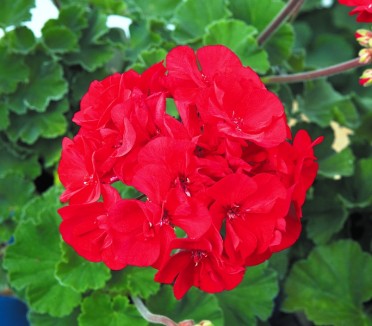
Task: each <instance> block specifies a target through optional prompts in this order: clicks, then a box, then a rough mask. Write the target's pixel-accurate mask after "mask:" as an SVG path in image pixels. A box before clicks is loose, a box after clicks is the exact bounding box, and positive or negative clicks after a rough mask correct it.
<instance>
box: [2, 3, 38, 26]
mask: <svg viewBox="0 0 372 326" xmlns="http://www.w3.org/2000/svg"><path fill="white" fill-rule="evenodd" d="M34 6H35V0H2V1H1V10H0V28H3V29H5V28H6V27H8V26H17V25H19V24H20V23H22V22H24V21H27V20H30V19H31V12H30V11H31V9H32V8H33V7H34Z"/></svg>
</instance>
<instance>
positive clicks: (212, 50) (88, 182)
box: [58, 45, 367, 299]
mask: <svg viewBox="0 0 372 326" xmlns="http://www.w3.org/2000/svg"><path fill="white" fill-rule="evenodd" d="M365 50H366V49H365ZM366 83H367V82H366ZM167 98H169V99H170V100H172V101H174V103H175V105H176V107H177V109H178V112H179V115H180V117H181V121H179V120H177V119H175V118H174V117H172V116H170V115H168V114H167V113H166V105H167V101H166V99H167ZM73 121H74V122H75V123H77V124H78V125H79V126H80V130H79V132H78V134H77V135H76V136H75V137H74V138H73V139H68V138H65V139H64V140H63V144H62V157H61V161H60V164H59V168H58V173H59V177H60V179H61V182H62V184H63V185H64V186H65V191H64V192H63V194H62V195H61V200H62V201H63V202H67V203H68V205H67V206H65V207H62V208H61V209H60V210H59V214H60V215H61V217H62V223H61V226H60V232H61V234H62V237H63V239H64V240H65V241H66V242H67V243H68V244H69V245H71V246H72V247H73V248H74V249H75V250H76V252H77V253H78V254H80V255H81V256H83V257H84V258H86V259H87V260H90V261H94V262H98V261H103V262H104V263H105V264H106V265H107V266H108V267H109V268H111V269H122V268H125V266H127V265H134V266H140V267H141V266H142V267H143V266H152V267H154V268H156V269H158V272H157V274H156V276H155V280H156V281H158V282H162V283H168V284H174V288H173V289H174V294H175V296H176V298H178V299H180V298H182V297H183V296H184V295H185V294H186V292H187V291H188V290H189V289H190V287H192V286H195V287H198V288H200V289H201V290H203V291H206V292H209V293H215V292H220V291H224V290H231V289H233V288H234V287H236V286H237V285H238V284H239V283H240V282H241V280H242V278H243V275H244V272H245V270H246V268H247V267H248V266H252V265H256V264H259V263H262V262H263V261H265V260H267V259H268V258H269V257H270V256H271V255H272V254H273V253H275V252H277V251H280V250H283V249H286V248H288V247H289V246H291V245H292V244H293V243H294V242H295V241H296V240H297V238H298V237H299V234H300V232H301V216H302V212H301V207H302V205H303V203H304V201H305V196H306V191H307V190H308V189H309V187H310V186H311V184H312V183H313V181H314V179H315V176H316V172H317V169H318V165H317V163H316V162H315V161H316V157H315V156H314V151H313V147H314V146H315V145H316V144H318V143H319V142H320V141H321V139H320V138H318V139H316V140H315V141H312V140H311V138H310V136H309V135H308V134H307V132H306V131H303V130H302V131H299V132H298V133H297V134H296V135H295V137H294V138H293V141H292V142H290V141H289V139H291V138H292V136H291V133H290V131H289V127H288V125H287V122H286V116H285V112H284V108H283V105H282V104H281V102H280V100H279V99H278V97H277V96H276V95H275V94H273V93H271V92H270V91H269V90H267V89H266V87H265V86H264V84H263V83H262V82H261V80H260V78H259V77H258V75H257V74H256V73H255V72H254V71H253V70H252V69H250V68H248V67H244V66H243V65H242V63H241V62H240V60H239V58H238V57H237V56H236V55H235V54H234V53H233V52H232V51H231V50H229V49H228V48H226V47H224V46H222V45H216V46H206V47H203V48H201V49H199V50H197V51H196V52H194V50H193V49H191V48H190V47H187V46H179V47H176V48H175V49H173V50H172V51H170V53H169V54H168V56H167V58H166V65H165V66H164V65H163V63H162V62H160V63H157V64H155V65H154V66H152V67H150V68H149V69H148V70H146V71H145V72H144V73H143V74H142V75H140V74H138V73H136V72H134V71H128V72H125V73H123V74H114V75H112V76H109V77H107V78H106V79H104V80H103V81H95V82H93V83H92V85H91V86H90V88H89V90H88V93H87V94H86V95H85V96H84V97H83V99H82V101H81V107H80V111H79V112H77V113H76V114H75V115H74V118H73ZM117 182H120V183H124V184H125V185H126V186H127V187H128V186H131V187H134V188H135V190H136V191H137V192H139V193H140V194H142V195H141V196H140V197H139V198H132V199H127V198H125V199H124V198H122V197H121V196H120V194H119V192H118V191H117V190H116V189H115V187H114V184H115V183H117ZM140 198H143V200H141V199H140Z"/></svg>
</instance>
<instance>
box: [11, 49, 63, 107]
mask: <svg viewBox="0 0 372 326" xmlns="http://www.w3.org/2000/svg"><path fill="white" fill-rule="evenodd" d="M27 65H28V67H29V68H30V70H31V73H30V78H29V82H28V83H27V84H22V85H20V86H19V87H18V89H17V91H16V92H15V93H14V94H12V97H11V98H10V99H9V102H10V103H9V105H10V109H11V110H12V111H14V112H16V113H18V114H22V113H25V112H26V111H27V109H28V108H30V109H33V110H35V111H38V112H44V111H45V109H46V108H47V106H48V104H49V103H50V101H52V100H59V99H61V98H62V97H63V95H65V94H66V92H67V90H68V88H67V82H66V80H65V79H64V78H63V70H62V67H61V66H60V65H59V64H58V63H56V62H53V61H51V58H50V57H47V56H46V55H45V54H43V53H36V54H35V55H33V56H29V57H27Z"/></svg>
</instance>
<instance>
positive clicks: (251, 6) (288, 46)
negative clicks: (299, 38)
mask: <svg viewBox="0 0 372 326" xmlns="http://www.w3.org/2000/svg"><path fill="white" fill-rule="evenodd" d="M229 3H230V5H229V9H230V10H231V11H232V13H233V15H234V17H235V18H238V19H241V20H243V21H245V22H246V23H247V24H248V25H252V26H254V27H255V28H256V29H257V30H258V31H259V32H261V31H262V30H263V29H264V28H265V27H266V26H267V25H268V24H269V23H270V22H271V21H272V20H273V18H274V17H275V16H276V15H277V14H278V13H279V11H280V10H281V9H282V8H283V6H284V3H283V1H278V0H276V1H272V0H250V1H246V0H230V1H229ZM293 45H294V31H293V28H292V26H291V25H289V24H284V25H283V26H281V27H280V28H279V29H278V30H277V31H276V32H275V33H274V34H273V35H272V36H271V38H270V39H269V40H267V42H266V43H265V44H264V48H265V49H266V50H267V52H268V54H269V58H270V62H271V64H281V63H282V62H283V60H286V59H288V58H289V57H290V55H291V53H292V48H293Z"/></svg>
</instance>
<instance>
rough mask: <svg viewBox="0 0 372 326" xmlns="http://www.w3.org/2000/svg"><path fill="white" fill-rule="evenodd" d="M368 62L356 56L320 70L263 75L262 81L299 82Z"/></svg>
mask: <svg viewBox="0 0 372 326" xmlns="http://www.w3.org/2000/svg"><path fill="white" fill-rule="evenodd" d="M365 64H366V63H364V62H360V58H359V57H358V58H355V59H352V60H349V61H346V62H342V63H339V64H337V65H333V66H330V67H327V68H322V69H318V70H313V71H308V72H301V73H298V74H291V75H278V76H267V77H263V78H262V81H263V82H264V83H265V84H284V83H298V82H302V81H305V80H312V79H317V78H321V77H328V76H332V75H336V74H339V73H342V72H344V71H347V70H350V69H354V68H357V67H361V66H364V65H365Z"/></svg>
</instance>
